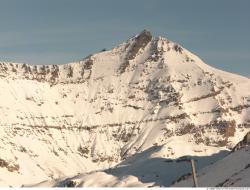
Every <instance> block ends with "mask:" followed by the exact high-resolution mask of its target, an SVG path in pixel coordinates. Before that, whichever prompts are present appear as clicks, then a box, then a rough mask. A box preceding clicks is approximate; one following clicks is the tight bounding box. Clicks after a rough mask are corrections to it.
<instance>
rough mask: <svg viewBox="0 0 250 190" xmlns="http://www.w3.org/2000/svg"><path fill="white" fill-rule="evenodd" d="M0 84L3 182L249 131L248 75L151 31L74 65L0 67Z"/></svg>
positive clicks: (236, 137) (171, 152) (209, 149)
mask: <svg viewBox="0 0 250 190" xmlns="http://www.w3.org/2000/svg"><path fill="white" fill-rule="evenodd" d="M0 89H1V90H0V178H1V179H2V181H0V184H1V183H2V184H7V185H21V184H28V183H31V182H32V183H38V182H41V181H43V180H49V179H55V178H59V177H62V176H65V175H74V174H77V173H78V172H88V171H92V170H97V169H104V168H109V167H111V166H114V165H116V164H118V163H120V162H121V161H122V160H126V159H127V158H128V157H130V156H131V155H133V154H135V153H139V152H143V151H145V150H147V149H149V148H151V147H153V146H163V147H165V148H163V149H162V150H161V151H160V157H162V158H169V159H174V158H178V157H181V156H184V155H197V156H199V155H209V154H212V153H216V152H218V151H220V150H222V149H226V148H232V147H233V146H235V145H236V144H237V143H238V142H239V141H240V140H241V139H242V137H243V136H244V135H245V134H246V133H247V132H248V131H249V127H250V117H249V115H250V93H249V92H250V80H249V79H247V78H244V77H241V76H238V75H234V74H230V73H226V72H223V71H220V70H217V69H214V68H212V67H209V66H208V65H206V64H204V63H203V62H202V61H201V60H200V59H199V58H198V57H196V56H195V55H193V54H192V53H190V52H189V51H187V50H186V49H184V48H183V47H181V46H180V45H178V44H177V43H174V42H171V41H169V40H167V39H165V38H162V37H157V38H153V37H152V35H151V34H150V32H148V31H143V32H142V33H140V34H139V35H137V36H135V37H133V38H131V39H129V40H128V41H127V42H125V43H122V44H120V45H118V46H117V47H115V48H114V49H112V50H109V51H104V52H100V53H97V54H93V55H90V56H89V57H87V58H85V59H83V60H81V61H79V62H74V63H69V64H65V65H46V66H45V65H41V66H36V65H27V64H15V63H0ZM174 142H180V144H182V145H191V144H192V145H193V144H194V145H197V147H199V148H196V149H193V148H189V149H187V150H185V151H183V150H182V149H181V148H180V146H179V144H178V145H176V144H175V143H174ZM198 149H199V150H198Z"/></svg>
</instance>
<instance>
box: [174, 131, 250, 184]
mask: <svg viewBox="0 0 250 190" xmlns="http://www.w3.org/2000/svg"><path fill="white" fill-rule="evenodd" d="M248 141H249V143H248V146H244V147H242V148H241V149H239V150H237V151H235V152H232V153H231V154H229V155H228V156H226V157H225V158H224V159H222V160H219V161H218V162H216V163H215V164H212V165H209V166H207V167H205V168H203V169H201V170H200V171H199V172H198V175H197V179H198V183H199V184H198V185H199V186H201V187H215V186H216V187H231V186H234V187H241V186H244V187H250V180H249V177H250V159H249V158H250V133H249V139H248ZM177 181H178V182H176V183H174V184H173V186H177V187H187V186H188V187H190V186H192V185H193V181H192V178H191V177H190V176H189V177H187V176H186V178H185V179H182V180H181V178H180V180H177Z"/></svg>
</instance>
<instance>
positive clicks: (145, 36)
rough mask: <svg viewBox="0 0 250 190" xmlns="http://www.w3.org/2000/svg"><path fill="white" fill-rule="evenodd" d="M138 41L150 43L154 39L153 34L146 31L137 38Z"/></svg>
mask: <svg viewBox="0 0 250 190" xmlns="http://www.w3.org/2000/svg"><path fill="white" fill-rule="evenodd" d="M136 39H137V40H140V41H145V42H149V41H151V39H152V34H151V32H150V31H149V30H147V29H144V30H143V31H142V32H141V33H140V34H139V35H137V36H136Z"/></svg>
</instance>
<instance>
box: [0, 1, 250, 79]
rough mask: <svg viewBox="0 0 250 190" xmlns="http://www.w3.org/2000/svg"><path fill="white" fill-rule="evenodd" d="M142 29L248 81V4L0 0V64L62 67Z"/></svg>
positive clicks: (220, 2) (249, 23)
mask: <svg viewBox="0 0 250 190" xmlns="http://www.w3.org/2000/svg"><path fill="white" fill-rule="evenodd" d="M144 28H147V29H149V30H150V31H151V32H152V33H153V35H155V36H158V35H161V36H164V37H166V38H168V39H170V40H172V41H176V42H178V43H180V44H181V45H183V46H184V47H185V48H187V49H188V50H190V51H192V52H194V53H195V54H197V55H198V56H199V57H201V58H202V59H203V60H204V61H205V62H206V63H207V64H210V65H212V66H214V67H217V68H220V69H223V70H227V71H230V72H234V73H239V74H242V75H245V76H250V0H207V1H205V0H204V1H202V0H171V1H170V0H0V60H1V61H14V62H26V63H30V64H62V63H67V62H70V61H74V60H79V59H81V58H83V57H85V56H87V55H88V54H90V53H94V52H96V51H99V50H101V49H103V48H107V49H109V48H112V47H113V46H115V45H117V44H119V43H121V42H123V41H125V40H127V39H128V38H129V37H131V36H133V35H135V34H137V33H139V32H140V31H142V30H143V29H144Z"/></svg>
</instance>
